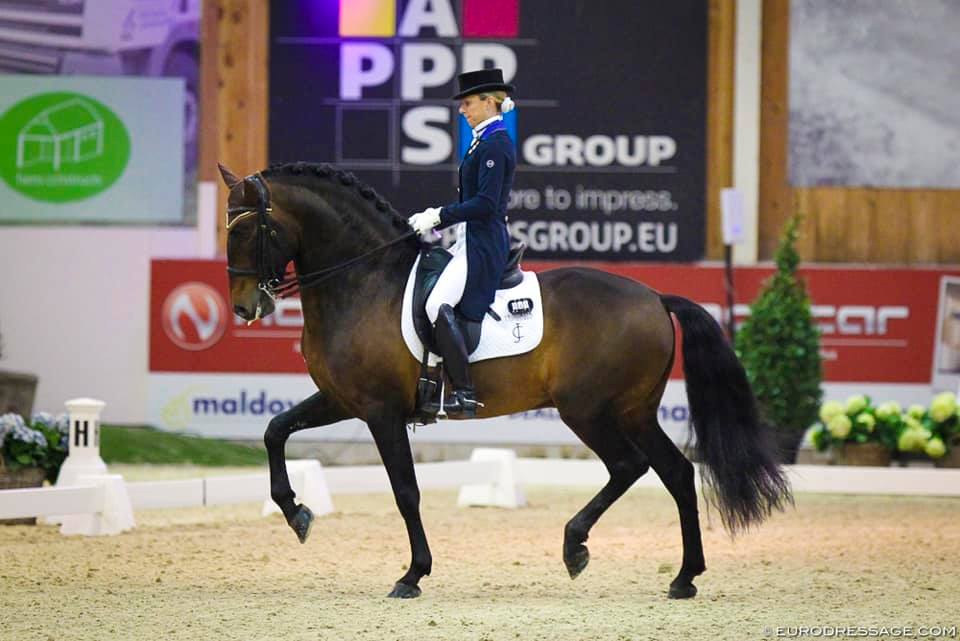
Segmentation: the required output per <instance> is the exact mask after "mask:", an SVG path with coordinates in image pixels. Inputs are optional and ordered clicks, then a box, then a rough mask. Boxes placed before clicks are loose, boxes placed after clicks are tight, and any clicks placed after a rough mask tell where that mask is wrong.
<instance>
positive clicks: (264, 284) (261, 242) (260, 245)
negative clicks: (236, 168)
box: [226, 173, 296, 302]
mask: <svg viewBox="0 0 960 641" xmlns="http://www.w3.org/2000/svg"><path fill="white" fill-rule="evenodd" d="M244 182H245V183H248V184H251V185H253V186H254V188H255V189H256V190H257V206H256V208H254V209H250V207H248V206H246V205H240V206H237V207H227V220H226V231H227V234H228V235H229V234H230V230H231V229H233V228H234V226H236V224H237V223H238V222H240V221H241V220H244V219H245V218H249V217H250V216H256V217H257V241H256V243H257V245H256V246H257V250H256V261H257V262H256V265H257V266H256V268H255V269H241V268H239V267H231V266H230V265H229V264H228V265H227V273H228V274H230V275H231V276H256V277H257V289H259V290H260V291H262V292H264V293H265V294H267V296H269V297H270V298H271V299H272V300H273V301H274V302H276V300H277V299H278V298H283V297H284V296H283V292H284V290H285V289H286V288H287V287H289V286H290V285H296V278H294V277H292V276H291V277H287V276H286V273H285V270H286V265H287V260H286V256H287V255H288V253H287V252H286V251H285V250H286V249H287V248H286V247H285V245H286V242H285V240H284V239H282V238H281V236H280V234H279V233H278V231H277V229H278V224H277V223H276V222H275V221H274V220H273V219H272V218H271V217H270V216H269V213H270V212H271V211H273V208H272V207H271V206H270V190H268V189H267V185H266V184H265V183H264V181H263V177H262V176H261V175H260V174H259V173H256V174H253V175H252V176H248V177H247V178H244ZM233 214H239V215H238V216H237V217H236V218H234V219H233V220H230V216H231V215H233ZM275 251H277V252H279V253H280V256H279V259H278V258H276V257H275V255H274V253H275ZM281 261H282V262H281Z"/></svg>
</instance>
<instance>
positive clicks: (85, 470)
mask: <svg viewBox="0 0 960 641" xmlns="http://www.w3.org/2000/svg"><path fill="white" fill-rule="evenodd" d="M64 405H66V406H67V415H68V416H69V420H70V434H69V437H68V441H67V458H66V459H65V460H64V461H63V465H61V466H60V474H59V475H58V476H57V483H56V486H57V487H69V486H71V485H77V479H79V478H80V477H81V476H103V475H105V474H106V473H107V464H106V463H104V462H103V459H102V458H100V414H101V412H103V408H104V407H106V405H107V404H106V403H104V402H103V401H98V400H96V399H93V398H75V399H73V400H70V401H67V402H66V403H64ZM62 521H63V519H62V517H59V516H50V517H47V518H46V519H45V522H46V523H61V522H62Z"/></svg>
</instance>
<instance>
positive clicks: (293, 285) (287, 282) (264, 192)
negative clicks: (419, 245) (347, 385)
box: [226, 172, 416, 317]
mask: <svg viewBox="0 0 960 641" xmlns="http://www.w3.org/2000/svg"><path fill="white" fill-rule="evenodd" d="M244 182H248V183H250V184H252V185H253V186H254V187H255V188H256V190H257V205H256V207H255V208H253V209H251V208H250V207H249V206H247V205H239V206H236V207H227V221H226V231H227V234H229V233H230V230H231V229H233V227H234V226H235V225H236V224H237V223H238V222H240V221H241V220H243V219H245V218H248V217H250V216H256V217H257V241H256V242H257V250H256V251H257V253H256V259H257V267H256V269H241V268H239V267H231V266H230V265H229V264H228V265H227V273H228V274H230V275H232V276H256V277H257V289H259V290H260V291H262V292H264V293H265V294H266V295H267V296H269V297H270V299H271V300H273V301H274V302H276V301H277V300H278V299H282V298H288V297H289V296H292V295H293V294H295V293H297V292H298V291H299V290H301V289H304V288H306V287H312V286H314V285H318V284H319V283H321V282H323V281H325V280H326V279H327V278H329V277H331V276H333V275H335V274H336V273H337V272H339V271H341V270H344V269H346V268H348V267H352V266H353V265H355V264H357V263H359V262H361V261H363V260H365V259H367V258H369V257H370V256H373V255H374V254H376V253H378V252H381V251H383V250H385V249H387V248H389V247H392V246H394V245H396V244H398V243H401V242H403V241H405V240H407V239H409V238H411V237H413V236H415V235H416V232H415V231H413V230H410V231H408V232H406V233H404V234H402V235H400V236H398V237H397V238H394V239H393V240H390V241H388V242H386V243H384V244H382V245H380V246H378V247H374V248H373V249H371V250H370V251H368V252H364V253H363V254H360V255H359V256H355V257H354V258H351V259H349V260H346V261H344V262H342V263H338V264H337V265H334V266H332V267H326V268H324V269H321V270H318V271H315V272H310V273H309V274H303V275H302V276H297V275H296V274H287V273H286V272H285V270H286V265H287V263H288V262H289V258H287V257H288V256H289V255H290V254H289V251H288V249H289V248H288V247H287V246H286V245H287V244H286V239H285V238H284V237H283V234H281V233H278V229H280V230H281V231H282V229H283V228H282V226H280V225H279V223H277V222H276V221H274V220H273V219H272V218H271V217H270V215H269V214H270V212H271V211H273V208H272V207H271V206H270V190H269V189H267V185H266V183H265V182H264V180H263V176H261V175H260V173H259V172H258V173H256V174H253V175H251V176H248V177H247V178H245V179H244ZM233 214H237V216H236V218H234V219H233V220H230V216H231V215H233ZM274 249H275V250H277V251H279V252H280V260H276V259H275V257H274ZM259 312H260V306H259V305H258V306H257V317H259V316H260V314H259Z"/></svg>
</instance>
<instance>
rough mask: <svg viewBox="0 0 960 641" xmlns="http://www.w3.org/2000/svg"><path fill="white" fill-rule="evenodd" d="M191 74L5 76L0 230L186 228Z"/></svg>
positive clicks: (0, 85)
mask: <svg viewBox="0 0 960 641" xmlns="http://www.w3.org/2000/svg"><path fill="white" fill-rule="evenodd" d="M183 105H184V81H183V79H182V78H128V77H109V78H107V77H100V76H91V77H86V76H44V75H35V76H32V75H15V74H9V75H0V224H2V223H15V224H41V225H62V224H71V223H108V224H109V223H114V224H134V225H138V224H139V225H156V224H180V223H182V222H183V220H184V192H185V189H184V185H185V177H184V162H183V159H184V152H183V146H184V142H183V117H184V107H183Z"/></svg>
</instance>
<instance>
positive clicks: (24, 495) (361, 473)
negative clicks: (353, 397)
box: [0, 448, 960, 535]
mask: <svg viewBox="0 0 960 641" xmlns="http://www.w3.org/2000/svg"><path fill="white" fill-rule="evenodd" d="M287 469H288V473H289V474H290V479H291V484H292V485H293V488H294V490H295V491H296V492H297V496H298V499H299V500H301V501H303V502H304V503H306V504H307V505H308V506H309V507H310V508H311V509H312V510H313V511H314V513H315V514H317V515H318V516H319V515H322V514H326V513H329V512H331V511H333V502H332V499H331V496H332V495H336V494H359V493H380V492H389V491H390V483H389V481H388V479H387V474H386V471H385V470H384V469H383V467H382V466H378V465H369V466H367V465H365V466H350V467H330V468H323V467H322V466H321V465H320V463H319V462H318V461H315V460H310V461H290V462H288V468H287ZM786 469H787V473H788V475H789V477H790V480H791V482H792V484H793V489H794V491H795V492H801V493H802V492H820V493H834V494H888V495H922V496H960V470H949V469H933V468H895V467H890V468H879V467H876V468H868V467H848V466H826V465H793V466H787V468H786ZM416 470H417V480H418V482H419V485H420V488H421V489H423V490H434V489H453V488H459V489H460V493H459V496H458V504H459V505H461V506H474V505H477V506H481V505H482V506H499V507H521V506H523V505H524V504H525V502H526V501H525V498H524V492H523V488H524V487H529V486H540V487H544V486H546V487H568V488H590V489H596V490H598V489H599V488H600V487H602V486H603V484H604V483H606V482H607V480H608V476H607V472H606V469H605V468H604V466H603V464H602V463H601V462H599V461H596V460H569V459H528V458H517V457H516V455H515V453H514V452H513V451H512V450H504V449H493V448H482V449H477V450H474V452H473V455H472V456H471V459H470V460H468V461H448V462H439V463H420V464H418V465H417V467H416ZM698 483H699V475H698ZM634 487H662V484H661V483H660V480H659V478H658V477H657V476H656V474H655V473H653V472H652V471H651V472H650V473H648V474H646V475H644V476H643V477H641V478H640V480H638V481H637V482H636V483H635V485H634ZM664 491H665V490H664ZM269 493H270V489H269V477H268V475H267V474H266V473H258V474H249V475H242V476H223V477H211V478H197V479H188V480H177V481H138V482H129V483H125V482H124V481H123V478H122V477H120V476H119V475H101V476H82V477H80V478H79V479H78V481H77V485H73V486H68V487H47V488H38V489H26V490H4V491H0V519H7V518H22V517H31V516H38V517H44V516H54V515H59V516H58V517H57V520H59V521H60V522H61V523H62V527H61V531H62V532H63V533H64V534H87V535H98V534H116V533H118V532H122V531H124V530H126V529H129V528H131V527H133V511H134V510H147V509H159V508H189V507H203V506H215V505H230V504H237V503H250V502H261V501H262V502H263V505H264V508H263V513H264V514H265V515H266V514H270V513H272V512H276V511H277V509H276V507H275V506H274V504H273V502H272V500H271V499H270V497H269Z"/></svg>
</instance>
